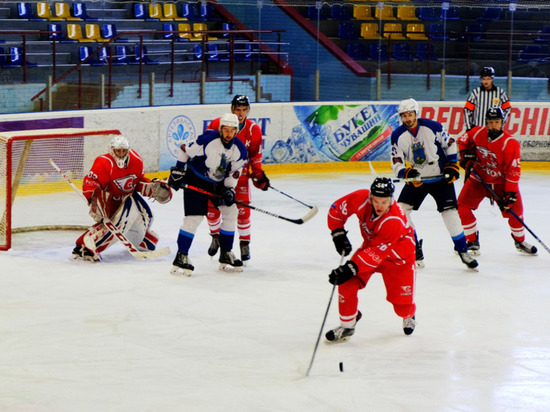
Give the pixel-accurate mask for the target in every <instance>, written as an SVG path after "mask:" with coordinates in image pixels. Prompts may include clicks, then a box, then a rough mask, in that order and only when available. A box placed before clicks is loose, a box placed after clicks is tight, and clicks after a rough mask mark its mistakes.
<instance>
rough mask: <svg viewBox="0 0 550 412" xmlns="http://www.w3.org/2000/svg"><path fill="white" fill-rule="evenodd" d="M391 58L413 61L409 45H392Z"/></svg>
mask: <svg viewBox="0 0 550 412" xmlns="http://www.w3.org/2000/svg"><path fill="white" fill-rule="evenodd" d="M391 57H393V58H394V59H395V60H405V61H406V60H408V61H411V60H413V57H412V53H411V46H410V45H409V43H395V44H394V45H393V49H392V54H391Z"/></svg>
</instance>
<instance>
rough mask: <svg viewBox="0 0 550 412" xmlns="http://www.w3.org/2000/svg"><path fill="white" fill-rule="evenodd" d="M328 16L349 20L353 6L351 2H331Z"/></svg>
mask: <svg viewBox="0 0 550 412" xmlns="http://www.w3.org/2000/svg"><path fill="white" fill-rule="evenodd" d="M330 17H331V18H332V19H334V20H351V18H352V17H353V6H352V5H351V4H333V5H332V6H331V7H330Z"/></svg>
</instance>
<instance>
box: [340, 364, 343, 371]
mask: <svg viewBox="0 0 550 412" xmlns="http://www.w3.org/2000/svg"><path fill="white" fill-rule="evenodd" d="M340 372H344V362H340Z"/></svg>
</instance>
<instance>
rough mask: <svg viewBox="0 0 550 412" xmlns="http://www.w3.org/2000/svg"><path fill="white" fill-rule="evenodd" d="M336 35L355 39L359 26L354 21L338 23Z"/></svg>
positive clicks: (344, 38)
mask: <svg viewBox="0 0 550 412" xmlns="http://www.w3.org/2000/svg"><path fill="white" fill-rule="evenodd" d="M338 37H340V38H341V39H343V40H356V39H358V38H359V28H358V27H357V26H356V24H355V22H351V21H346V22H343V23H339V24H338Z"/></svg>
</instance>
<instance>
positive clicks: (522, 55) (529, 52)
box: [516, 44, 546, 63]
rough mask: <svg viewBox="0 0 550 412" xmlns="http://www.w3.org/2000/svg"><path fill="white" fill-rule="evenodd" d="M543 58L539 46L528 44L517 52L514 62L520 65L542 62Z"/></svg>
mask: <svg viewBox="0 0 550 412" xmlns="http://www.w3.org/2000/svg"><path fill="white" fill-rule="evenodd" d="M545 57H546V56H544V55H543V53H542V47H541V46H540V45H538V44H528V45H526V46H524V47H523V49H521V50H520V51H519V53H518V58H517V59H516V61H518V62H520V63H529V62H543V61H544V60H545V59H544V58H545Z"/></svg>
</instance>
